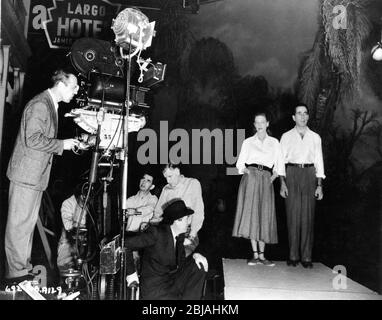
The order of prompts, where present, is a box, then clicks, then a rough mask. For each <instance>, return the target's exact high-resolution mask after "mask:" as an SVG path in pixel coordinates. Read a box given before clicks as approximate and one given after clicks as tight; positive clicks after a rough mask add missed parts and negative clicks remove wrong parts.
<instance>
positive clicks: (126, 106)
mask: <svg viewBox="0 0 382 320" xmlns="http://www.w3.org/2000/svg"><path fill="white" fill-rule="evenodd" d="M130 63H131V59H130V58H127V60H126V100H125V104H124V110H123V111H124V112H123V113H124V114H123V129H122V130H123V132H122V137H123V140H122V141H123V142H122V145H123V149H122V151H121V152H122V161H123V164H122V179H121V180H122V181H121V212H122V230H121V269H120V275H121V279H120V288H119V297H120V299H122V300H127V290H126V283H125V282H126V281H125V279H126V266H125V260H126V250H125V229H126V217H127V180H128V167H129V163H128V160H129V157H128V146H129V127H128V126H129V121H128V119H129V103H130Z"/></svg>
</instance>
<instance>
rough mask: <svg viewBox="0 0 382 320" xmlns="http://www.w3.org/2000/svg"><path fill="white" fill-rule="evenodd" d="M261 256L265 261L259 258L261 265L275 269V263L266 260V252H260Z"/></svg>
mask: <svg viewBox="0 0 382 320" xmlns="http://www.w3.org/2000/svg"><path fill="white" fill-rule="evenodd" d="M261 255H262V256H263V259H261V258H260V257H259V261H260V263H261V264H263V265H264V266H267V267H274V266H275V263H274V262H273V261H270V260H268V259H265V257H264V252H259V256H261Z"/></svg>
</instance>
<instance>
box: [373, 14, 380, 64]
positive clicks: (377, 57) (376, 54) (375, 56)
mask: <svg viewBox="0 0 382 320" xmlns="http://www.w3.org/2000/svg"><path fill="white" fill-rule="evenodd" d="M381 21H382V19H381ZM371 57H372V58H373V59H374V60H375V61H382V26H381V41H379V42H377V44H376V45H375V46H374V47H373V48H372V49H371Z"/></svg>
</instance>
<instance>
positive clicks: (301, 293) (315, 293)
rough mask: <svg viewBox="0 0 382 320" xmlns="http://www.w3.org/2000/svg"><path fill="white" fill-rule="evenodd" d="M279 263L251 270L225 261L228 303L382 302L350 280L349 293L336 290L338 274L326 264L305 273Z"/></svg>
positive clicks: (240, 262) (244, 263) (237, 262)
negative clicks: (293, 301) (295, 301)
mask: <svg viewBox="0 0 382 320" xmlns="http://www.w3.org/2000/svg"><path fill="white" fill-rule="evenodd" d="M275 263H276V265H275V266H274V267H266V266H264V265H255V266H248V265H247V261H246V260H244V259H235V260H233V259H223V271H224V282H225V288H224V299H225V300H382V295H378V294H377V293H376V292H374V291H372V290H370V289H368V288H366V287H365V286H362V285H360V284H359V283H357V282H355V281H352V280H351V279H349V278H346V289H337V290H336V289H335V285H336V284H338V283H339V282H338V281H337V280H338V273H337V272H336V273H334V272H333V270H332V269H330V268H328V267H326V266H325V265H323V264H322V263H314V267H313V268H312V269H305V268H303V267H302V266H301V264H299V265H298V266H297V267H292V266H287V265H286V262H285V261H275ZM336 276H337V278H336ZM333 283H334V285H333ZM342 283H343V282H342ZM337 287H338V286H337Z"/></svg>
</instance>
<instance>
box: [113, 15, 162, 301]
mask: <svg viewBox="0 0 382 320" xmlns="http://www.w3.org/2000/svg"><path fill="white" fill-rule="evenodd" d="M154 26H155V22H151V23H150V22H149V19H148V18H147V17H146V16H145V15H144V14H143V13H142V12H141V11H139V10H137V9H134V8H126V9H124V10H123V11H121V12H120V13H119V14H118V16H117V17H116V19H113V23H112V27H111V28H112V29H113V31H114V34H115V42H116V44H117V46H119V47H120V54H121V57H122V58H123V59H126V99H125V104H124V108H123V110H122V116H123V127H122V130H123V132H122V137H123V138H122V150H121V158H122V159H121V160H122V162H123V164H122V179H121V184H122V185H121V201H120V203H121V212H122V230H121V234H120V236H121V251H120V254H121V256H120V258H121V259H120V264H121V268H120V288H119V298H120V299H122V300H127V286H126V280H125V279H126V265H125V264H126V248H125V231H126V230H125V229H126V219H127V215H128V208H127V182H128V137H129V107H130V72H131V58H132V57H133V56H135V55H137V57H138V60H137V61H139V60H140V54H141V51H142V50H144V49H146V48H148V47H149V46H150V45H151V40H152V37H153V36H154ZM124 49H125V50H127V54H126V55H125V54H124V53H123V50H124ZM150 61H151V60H150ZM138 64H139V63H138ZM143 65H144V64H142V66H141V64H139V67H140V69H141V77H140V78H139V79H138V81H139V82H142V81H143V68H144V66H143Z"/></svg>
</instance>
